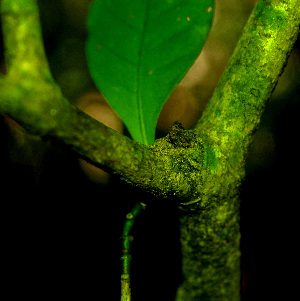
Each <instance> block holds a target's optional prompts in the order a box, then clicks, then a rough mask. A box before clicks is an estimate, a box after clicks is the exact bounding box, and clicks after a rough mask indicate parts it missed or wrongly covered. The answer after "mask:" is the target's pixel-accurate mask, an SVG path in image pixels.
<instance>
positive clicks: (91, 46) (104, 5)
mask: <svg viewBox="0 0 300 301" xmlns="http://www.w3.org/2000/svg"><path fill="white" fill-rule="evenodd" d="M213 3H214V0H99V1H95V2H93V3H92V5H91V7H90V12H89V16H88V40H87V44H86V49H87V58H88V64H89V68H90V71H91V75H92V77H93V79H94V81H95V83H96V85H97V87H98V88H99V89H100V91H101V92H102V93H103V95H104V97H105V98H106V99H107V100H108V102H109V103H110V105H111V106H112V108H113V109H114V110H115V111H116V112H117V113H118V114H119V116H120V117H121V119H122V120H123V122H124V123H125V125H126V126H127V128H128V130H129V132H130V134H131V136H132V138H133V139H135V140H136V141H138V142H141V143H144V144H151V143H153V142H154V139H155V128H156V123H157V119H158V116H159V113H160V111H161V109H162V106H163V104H164V103H165V101H166V100H167V99H168V97H169V96H170V94H171V92H172V91H173V89H174V88H175V87H176V85H177V84H178V83H179V82H180V80H181V79H182V78H183V76H184V75H185V73H186V72H187V71H188V70H189V68H190V67H191V65H192V64H193V62H194V61H195V60H196V58H197V57H198V55H199V53H200V51H201V49H202V47H203V45H204V42H205V40H206V38H207V35H208V32H209V29H210V26H211V21H212V15H213V13H212V11H213V9H212V8H213Z"/></svg>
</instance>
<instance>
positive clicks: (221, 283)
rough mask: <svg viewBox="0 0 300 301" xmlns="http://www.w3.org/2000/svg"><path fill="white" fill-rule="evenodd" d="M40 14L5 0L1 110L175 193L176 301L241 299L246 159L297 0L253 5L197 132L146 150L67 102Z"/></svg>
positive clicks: (174, 132)
mask: <svg viewBox="0 0 300 301" xmlns="http://www.w3.org/2000/svg"><path fill="white" fill-rule="evenodd" d="M37 12H38V9H37V2H36V1H35V0H26V1H25V0H14V1H13V0H2V1H1V14H2V22H3V36H4V44H5V47H6V52H5V57H6V60H7V65H8V75H7V76H5V77H1V78H0V88H1V94H0V112H1V113H6V114H8V115H9V116H10V117H12V118H13V119H15V120H16V121H18V122H19V123H20V124H21V125H23V126H24V127H25V128H26V129H27V130H28V131H30V132H32V133H34V134H36V135H39V136H42V137H44V138H49V139H51V140H52V141H54V142H59V143H62V144H64V145H66V146H67V148H68V149H72V150H74V151H76V152H77V153H78V154H79V155H81V156H83V157H84V158H85V159H87V160H89V161H91V162H92V163H94V164H95V165H98V166H100V167H102V168H104V169H106V170H107V171H110V172H111V173H115V174H117V175H118V176H119V177H121V178H122V179H123V180H124V181H126V182H127V183H129V184H131V185H134V186H135V187H140V188H142V189H144V190H147V191H148V192H149V193H151V194H153V195H156V196H159V197H165V198H170V199H174V204H175V205H178V206H179V208H180V210H181V211H182V217H181V219H180V222H181V243H182V255H183V274H184V282H183V283H182V285H181V286H180V288H179V289H178V295H177V300H178V301H179V300H180V301H181V300H184V301H187V300H188V301H193V300H197V301H198V300H199V301H200V300H201V301H204V300H210V301H214V300H218V301H221V300H222V301H227V300H228V301H229V300H230V301H238V300H239V298H240V294H239V290H240V266H239V257H240V250H239V240H240V234H239V186H240V183H241V181H242V180H243V177H244V172H245V171H244V161H245V156H246V155H247V150H248V147H249V145H250V143H251V140H252V135H253V133H254V131H255V130H256V128H257V126H258V124H259V122H260V118H261V115H262V113H263V111H264V108H265V106H266V103H267V101H268V99H269V98H270V96H271V93H272V91H273V90H274V87H275V86H276V83H277V81H278V78H279V76H280V74H281V73H282V71H283V68H284V66H285V64H286V62H287V58H288V56H289V52H290V51H291V49H292V46H293V44H294V43H295V41H296V38H297V35H298V33H299V23H300V13H299V12H300V1H299V0H290V1H279V0H268V1H259V2H258V4H257V5H256V8H255V9H254V10H253V13H252V14H251V16H250V18H249V21H248V23H247V25H246V26H245V29H244V33H243V35H242V37H241V39H240V41H239V43H238V45H237V47H236V50H235V52H234V54H233V56H232V59H231V61H230V63H229V65H228V67H227V69H226V71H225V73H224V74H223V76H222V79H221V80H220V82H219V84H218V87H217V88H216V90H215V92H214V95H213V96H212V98H211V100H210V101H209V103H208V105H207V107H206V109H205V111H204V114H203V116H202V118H201V119H200V120H199V122H198V123H197V125H196V127H195V129H194V130H192V131H186V130H184V129H183V128H182V127H181V125H180V124H178V123H176V124H174V126H173V127H172V129H171V130H170V133H169V135H167V136H166V137H165V138H162V139H158V140H156V141H155V143H154V144H153V145H150V146H145V145H141V144H139V143H137V142H135V141H132V140H130V139H129V138H127V137H125V136H123V135H121V134H120V133H117V132H115V131H114V130H112V129H110V128H108V127H106V126H105V125H103V124H102V123H100V122H97V121H96V120H94V119H92V118H91V117H89V116H88V115H86V114H84V113H83V112H81V111H80V110H78V109H77V108H75V107H73V106H71V105H70V104H69V103H68V101H67V100H66V99H65V98H64V97H63V95H62V93H61V91H60V89H59V87H58V86H57V85H56V84H55V82H54V80H53V78H52V76H51V72H50V70H49V68H48V64H47V60H46V57H45V53H44V49H43V46H42V39H41V29H40V24H39V18H38V13H37ZM29 40H30V41H31V43H27V41H29Z"/></svg>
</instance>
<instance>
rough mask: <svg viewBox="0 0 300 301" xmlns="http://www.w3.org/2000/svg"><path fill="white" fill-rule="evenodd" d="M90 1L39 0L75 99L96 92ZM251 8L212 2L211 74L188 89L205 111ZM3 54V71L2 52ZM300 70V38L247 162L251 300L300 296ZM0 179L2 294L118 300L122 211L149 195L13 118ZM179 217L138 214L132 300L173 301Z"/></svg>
mask: <svg viewBox="0 0 300 301" xmlns="http://www.w3.org/2000/svg"><path fill="white" fill-rule="evenodd" d="M89 2H90V1H76V0H73V1H71V0H69V1H68V0H65V1H63V0H61V1H59V0H56V1H54V0H53V1H51V0H49V1H39V3H40V9H41V20H42V24H43V35H44V40H45V46H46V50H47V56H48V58H49V62H50V65H51V70H52V72H53V75H54V76H55V78H56V80H57V82H58V83H59V85H60V86H61V88H62V90H63V93H64V94H65V96H66V97H67V98H68V99H69V100H70V102H72V103H74V104H76V102H77V100H78V99H79V98H80V97H82V95H85V94H86V93H88V92H90V91H95V87H94V85H93V82H92V80H91V78H90V76H89V72H88V68H87V64H86V58H85V52H84V41H85V39H86V29H85V22H86V15H87V10H88V5H89ZM229 2H231V3H229ZM232 2H234V4H232ZM253 2H254V1H222V2H220V1H217V2H216V18H215V23H214V27H213V29H212V33H211V35H210V40H209V41H208V43H207V48H206V50H204V52H205V51H206V52H205V53H206V63H207V65H205V66H208V68H207V71H206V72H207V76H204V75H205V73H204V75H202V77H201V79H197V78H196V79H195V78H194V74H193V73H192V75H190V77H191V78H192V80H191V83H190V82H187V83H186V84H185V86H184V87H185V89H190V91H192V92H191V93H193V95H194V96H195V97H196V98H197V101H199V102H201V103H202V107H204V106H205V103H206V102H207V100H208V99H209V96H210V95H211V93H212V91H213V88H214V87H215V85H216V83H217V81H218V79H219V77H220V75H221V74H222V72H223V70H224V67H225V65H226V63H227V61H228V58H229V56H230V54H231V53H232V50H233V49H234V45H235V43H236V40H237V39H238V37H239V35H240V32H241V28H242V26H243V24H244V22H245V20H246V18H247V16H248V14H249V13H250V10H251V7H252V5H253ZM229 4H230V6H228V5H229ZM226 5H227V6H226ZM221 25H222V26H221ZM0 54H1V61H2V66H1V70H2V72H3V73H5V64H4V61H3V50H1V51H0ZM203 60H204V61H205V59H203ZM202 63H203V62H202ZM298 67H299V43H297V45H296V47H295V49H294V51H293V53H292V56H291V58H290V62H289V64H288V66H287V71H286V72H285V73H284V74H283V76H282V79H281V81H280V83H279V84H278V88H277V89H276V91H275V92H274V95H273V97H272V99H271V101H270V104H269V106H268V107H267V110H266V112H265V114H264V116H263V120H262V124H261V126H260V129H259V130H258V131H257V133H256V136H255V139H254V143H253V146H252V148H251V152H250V154H249V157H248V160H247V175H246V179H245V181H244V184H243V186H242V190H241V231H242V245H241V248H242V274H243V280H242V296H243V299H242V300H243V301H248V300H272V299H273V298H275V297H277V298H278V297H282V299H283V300H289V299H290V297H291V296H292V295H293V296H294V295H295V294H296V293H297V285H296V278H297V272H298V271H297V267H296V264H297V263H298V254H297V253H298V252H297V245H296V243H297V240H298V237H299V235H298V228H299V227H297V222H298V214H297V207H296V205H297V201H299V193H298V190H299V188H298V183H299V167H300V166H299V155H298V154H299V151H298V148H299V146H298V145H296V143H297V142H298V137H299V134H298V133H299V112H300V110H299V94H298V90H297V89H299V68H298ZM202 69H205V68H202ZM203 72H204V71H203ZM203 77H204V78H206V80H207V82H206V81H205V80H203V79H202V78H203ZM175 115H176V114H175ZM125 133H126V129H125ZM165 133H166V132H165V129H160V130H159V131H158V135H164V134H165ZM0 176H1V182H0V189H1V192H0V198H1V211H0V212H1V220H2V231H1V246H2V252H3V253H2V261H1V266H2V267H3V268H2V269H1V270H2V279H4V288H6V291H7V292H6V295H9V296H10V297H9V298H10V299H12V298H15V297H20V296H22V297H25V296H28V297H29V298H31V299H33V300H35V299H39V300H40V299H44V298H69V299H72V298H75V297H76V298H78V299H84V300H90V299H94V298H95V297H96V298H97V299H101V298H106V299H109V300H119V298H120V289H119V281H120V280H119V278H120V260H119V258H120V256H121V240H120V236H121V234H122V226H123V223H124V221H125V215H126V213H127V212H128V211H130V209H131V207H132V205H133V204H134V203H135V202H136V201H137V200H141V198H143V196H141V195H137V193H136V192H135V191H134V190H132V189H131V188H130V187H127V186H125V185H124V184H123V183H121V182H120V181H119V180H118V179H116V178H111V179H110V181H109V182H108V183H107V184H103V183H102V184H101V183H99V181H98V182H97V183H96V181H93V180H91V178H90V177H88V176H87V175H86V174H85V173H84V172H83V171H82V169H81V165H80V163H79V161H78V158H77V156H76V155H75V154H72V153H70V152H69V151H67V150H65V149H63V148H61V147H58V146H54V145H51V144H50V143H49V142H47V141H42V140H41V139H40V138H37V137H34V136H32V135H29V134H28V133H26V132H24V131H23V130H22V129H20V127H19V126H18V125H17V124H15V123H14V122H13V121H11V120H10V119H9V118H8V117H7V116H1V117H0ZM178 215H179V212H177V210H176V208H174V206H173V205H172V204H171V203H169V202H168V201H166V200H153V201H152V202H151V204H150V205H149V206H148V207H147V210H146V211H145V212H142V213H141V215H140V216H138V218H137V222H136V225H135V226H134V228H133V235H134V237H135V240H134V242H133V243H132V246H133V250H132V255H133V261H132V277H133V279H132V287H133V297H134V300H164V301H168V300H170V301H171V300H174V298H175V294H176V288H177V287H178V285H179V284H180V282H181V281H182V275H181V261H180V260H181V259H180V258H181V254H180V242H179V223H178ZM104 296H105V297H104ZM107 296H109V298H108V297H107Z"/></svg>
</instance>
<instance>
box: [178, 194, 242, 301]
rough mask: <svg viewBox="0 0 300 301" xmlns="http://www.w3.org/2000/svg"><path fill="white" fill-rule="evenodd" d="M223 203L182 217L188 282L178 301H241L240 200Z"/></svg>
mask: <svg viewBox="0 0 300 301" xmlns="http://www.w3.org/2000/svg"><path fill="white" fill-rule="evenodd" d="M218 203H219V202H218ZM221 203H222V204H221V205H220V206H215V207H214V208H211V209H204V210H202V211H196V212H191V213H188V214H186V215H184V216H183V217H182V218H181V221H180V222H181V244H182V256H183V263H182V265H183V275H184V278H185V280H184V282H183V284H182V285H181V286H180V288H179V289H178V292H177V301H181V300H184V301H186V300H189V301H200V300H201V301H206V300H209V301H216V300H222V301H227V300H228V301H238V300H240V232H239V198H238V196H237V195H236V196H233V197H231V198H228V199H222V200H221Z"/></svg>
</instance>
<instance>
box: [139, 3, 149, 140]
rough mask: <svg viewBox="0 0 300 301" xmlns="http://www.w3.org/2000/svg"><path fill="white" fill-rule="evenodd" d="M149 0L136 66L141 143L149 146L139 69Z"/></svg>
mask: <svg viewBox="0 0 300 301" xmlns="http://www.w3.org/2000/svg"><path fill="white" fill-rule="evenodd" d="M150 2H151V0H147V3H146V9H145V16H144V24H143V29H142V32H141V43H140V49H139V53H138V64H137V104H138V112H139V114H138V116H139V123H140V126H141V130H142V138H143V142H144V144H146V145H149V142H148V139H147V134H146V128H145V122H144V114H143V105H142V95H141V94H142V93H141V92H142V91H141V77H142V75H141V67H142V51H143V48H144V41H145V31H146V27H147V24H148V15H149V7H150Z"/></svg>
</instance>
